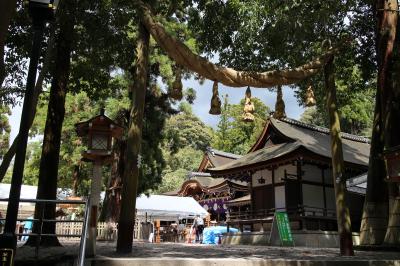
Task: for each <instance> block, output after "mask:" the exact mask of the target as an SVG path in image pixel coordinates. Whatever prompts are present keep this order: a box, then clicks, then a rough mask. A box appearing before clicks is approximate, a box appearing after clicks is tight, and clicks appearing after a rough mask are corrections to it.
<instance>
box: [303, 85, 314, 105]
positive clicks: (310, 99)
mask: <svg viewBox="0 0 400 266" xmlns="http://www.w3.org/2000/svg"><path fill="white" fill-rule="evenodd" d="M316 103H317V101H316V100H315V97H314V91H313V89H312V87H311V85H310V86H308V88H307V91H306V100H305V104H306V106H307V107H311V106H314V105H315V104H316Z"/></svg>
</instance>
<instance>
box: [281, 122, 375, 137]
mask: <svg viewBox="0 0 400 266" xmlns="http://www.w3.org/2000/svg"><path fill="white" fill-rule="evenodd" d="M276 120H278V121H282V122H286V123H289V124H292V125H296V126H299V127H303V128H306V129H310V130H314V131H317V132H320V133H324V134H327V135H329V134H330V132H329V129H328V128H326V127H321V126H315V125H311V124H307V123H304V122H301V121H299V120H295V119H292V118H287V117H286V118H281V119H276ZM340 135H341V137H342V138H344V139H348V140H353V141H358V142H363V143H370V142H371V141H370V139H368V138H366V137H362V136H357V135H353V134H350V133H345V132H341V133H340Z"/></svg>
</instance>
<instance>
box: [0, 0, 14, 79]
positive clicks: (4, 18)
mask: <svg viewBox="0 0 400 266" xmlns="http://www.w3.org/2000/svg"><path fill="white" fill-rule="evenodd" d="M16 5H17V0H1V1H0V10H1V16H0V87H1V86H2V84H3V81H4V78H5V77H6V71H5V66H4V45H5V43H6V36H7V32H8V26H9V25H10V21H11V17H12V16H13V13H14V12H15V7H16Z"/></svg>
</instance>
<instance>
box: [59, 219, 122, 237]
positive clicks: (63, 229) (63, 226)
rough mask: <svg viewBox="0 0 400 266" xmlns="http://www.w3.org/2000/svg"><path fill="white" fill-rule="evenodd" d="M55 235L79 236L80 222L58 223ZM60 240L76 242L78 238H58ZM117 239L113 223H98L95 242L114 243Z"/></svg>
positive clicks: (80, 232)
mask: <svg viewBox="0 0 400 266" xmlns="http://www.w3.org/2000/svg"><path fill="white" fill-rule="evenodd" d="M56 234H57V235H81V234H82V222H59V223H57V225H56ZM60 239H70V240H74V239H75V240H77V239H80V237H60ZM116 239H117V225H116V224H115V223H106V222H98V223H97V240H108V241H114V240H116Z"/></svg>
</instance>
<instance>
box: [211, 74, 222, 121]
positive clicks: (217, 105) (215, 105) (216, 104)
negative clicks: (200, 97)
mask: <svg viewBox="0 0 400 266" xmlns="http://www.w3.org/2000/svg"><path fill="white" fill-rule="evenodd" d="M209 113H210V114H212V115H220V114H221V100H220V99H219V96H218V82H217V81H214V85H213V96H212V98H211V108H210V111H209Z"/></svg>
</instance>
